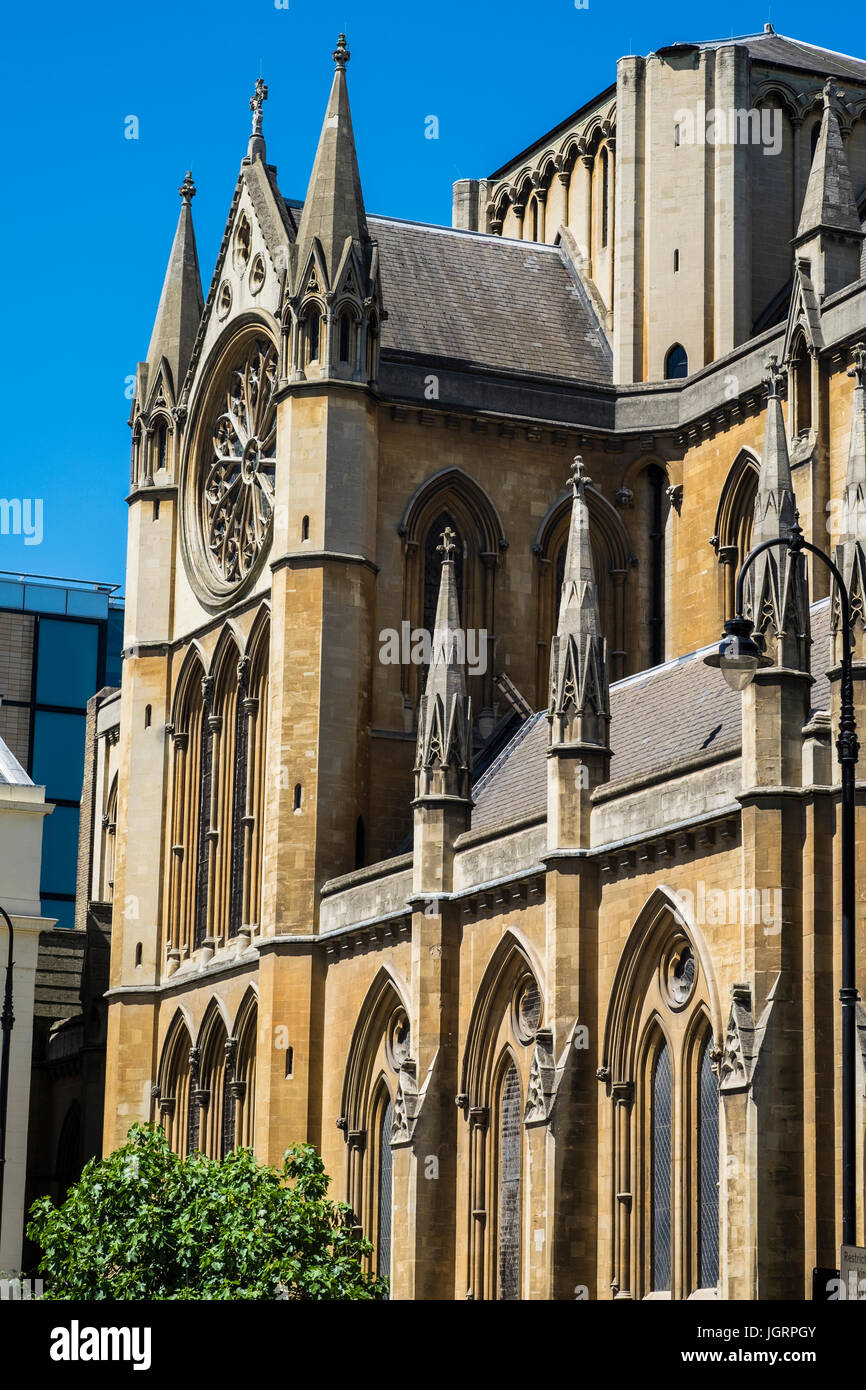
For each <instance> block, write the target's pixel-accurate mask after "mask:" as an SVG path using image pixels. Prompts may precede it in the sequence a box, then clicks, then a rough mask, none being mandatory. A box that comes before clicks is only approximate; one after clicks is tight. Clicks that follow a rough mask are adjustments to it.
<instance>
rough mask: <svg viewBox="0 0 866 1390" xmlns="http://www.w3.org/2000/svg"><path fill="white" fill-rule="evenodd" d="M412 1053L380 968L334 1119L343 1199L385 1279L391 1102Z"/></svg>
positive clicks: (402, 1011)
mask: <svg viewBox="0 0 866 1390" xmlns="http://www.w3.org/2000/svg"><path fill="white" fill-rule="evenodd" d="M411 1051H412V1031H411V1027H410V1022H409V1015H408V1013H407V1010H406V1007H405V1005H404V1004H403V1001H402V1000H401V998H400V995H399V994H398V992H397V990H396V988H395V986H394V982H393V980H392V978H391V976H390V974H389V973H388V972H387V971H386V970H385V969H381V970H380V971H379V973H378V975H377V976H376V978H375V979H374V981H373V983H372V984H371V986H370V988H369V990H368V992H367V996H366V998H365V999H364V1002H363V1004H362V1005H361V1008H360V1010H359V1013H358V1020H357V1023H356V1025H355V1029H354V1032H353V1035H352V1040H351V1043H350V1045H349V1050H348V1056H347V1060H346V1072H345V1076H344V1080H343V1092H342V1099H341V1108H342V1118H341V1119H340V1122H339V1123H340V1128H341V1129H342V1131H343V1137H344V1139H345V1141H346V1200H347V1202H348V1204H349V1206H350V1207H351V1208H352V1211H353V1212H354V1213H355V1216H356V1219H357V1222H358V1225H359V1226H360V1227H361V1229H362V1230H363V1232H364V1234H365V1235H366V1236H367V1237H368V1238H369V1240H370V1241H371V1242H372V1245H373V1253H372V1256H370V1257H369V1258H368V1259H367V1261H366V1264H367V1268H368V1269H371V1270H375V1272H376V1273H377V1274H379V1275H382V1276H383V1277H385V1278H389V1279H390V1277H391V1266H392V1260H393V1210H394V1181H395V1173H394V1162H393V1152H392V1139H394V1118H395V1104H394V1102H395V1096H396V1094H397V1089H398V1087H399V1085H400V1080H399V1077H400V1070H401V1068H402V1067H403V1066H404V1065H407V1066H412V1065H413V1064H412V1062H411ZM395 1142H396V1140H395Z"/></svg>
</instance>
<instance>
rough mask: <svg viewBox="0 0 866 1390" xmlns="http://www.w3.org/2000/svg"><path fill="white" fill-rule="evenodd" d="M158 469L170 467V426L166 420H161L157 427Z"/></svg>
mask: <svg viewBox="0 0 866 1390" xmlns="http://www.w3.org/2000/svg"><path fill="white" fill-rule="evenodd" d="M155 463H156V466H157V468H158V469H159V468H167V467H168V425H167V424H166V422H165V420H160V422H159V424H158V425H157V427H156V459H155Z"/></svg>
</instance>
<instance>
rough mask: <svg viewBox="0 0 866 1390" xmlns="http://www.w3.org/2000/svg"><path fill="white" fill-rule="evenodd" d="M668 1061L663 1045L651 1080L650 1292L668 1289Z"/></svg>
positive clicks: (670, 1089) (670, 1098) (670, 1082)
mask: <svg viewBox="0 0 866 1390" xmlns="http://www.w3.org/2000/svg"><path fill="white" fill-rule="evenodd" d="M672 1101H673V1078H672V1076H671V1058H670V1053H669V1051H668V1047H667V1043H664V1044H663V1045H662V1047H661V1050H660V1052H659V1054H658V1056H657V1058H656V1064H655V1068H654V1070H653V1080H652V1279H651V1284H652V1290H653V1293H658V1292H661V1291H664V1290H667V1289H669V1288H670V1286H671V1106H672Z"/></svg>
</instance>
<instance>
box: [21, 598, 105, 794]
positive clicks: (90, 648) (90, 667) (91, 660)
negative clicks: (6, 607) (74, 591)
mask: <svg viewBox="0 0 866 1390" xmlns="http://www.w3.org/2000/svg"><path fill="white" fill-rule="evenodd" d="M98 657H99V628H98V627H97V626H96V624H95V623H58V622H54V621H52V619H51V618H46V619H45V620H43V621H42V622H41V623H40V624H39V654H38V658H37V664H36V703H37V704H40V705H69V706H70V707H71V708H74V709H83V708H84V706H85V705H86V704H87V701H88V700H89V699H90V697H91V695H95V694H96V689H97V684H96V683H97V661H98ZM62 794H63V795H64V796H65V795H66V793H65V792H64V793H62ZM57 795H58V796H60V795H61V793H60V792H58V793H57ZM80 795H81V788H80V787H79V789H78V791H77V792H76V793H75V796H76V797H79V796H80Z"/></svg>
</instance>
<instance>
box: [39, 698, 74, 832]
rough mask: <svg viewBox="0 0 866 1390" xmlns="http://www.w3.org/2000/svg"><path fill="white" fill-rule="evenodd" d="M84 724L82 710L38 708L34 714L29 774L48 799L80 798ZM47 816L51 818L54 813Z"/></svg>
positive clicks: (68, 799) (67, 799)
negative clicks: (74, 711)
mask: <svg viewBox="0 0 866 1390" xmlns="http://www.w3.org/2000/svg"><path fill="white" fill-rule="evenodd" d="M85 725H86V718H85V716H84V715H83V714H53V713H50V712H49V711H47V710H37V712H36V714H35V716H34V724H33V771H32V773H31V774H30V775H31V777H32V778H33V781H34V782H35V783H36V785H37V786H38V787H44V788H45V792H46V796H47V799H48V800H49V801H55V800H59V801H80V800H81V786H82V782H83V781H84V735H85ZM56 814H57V813H56V812H55V815H56ZM48 820H49V821H50V820H53V816H49V818H48ZM46 824H47V822H46Z"/></svg>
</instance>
